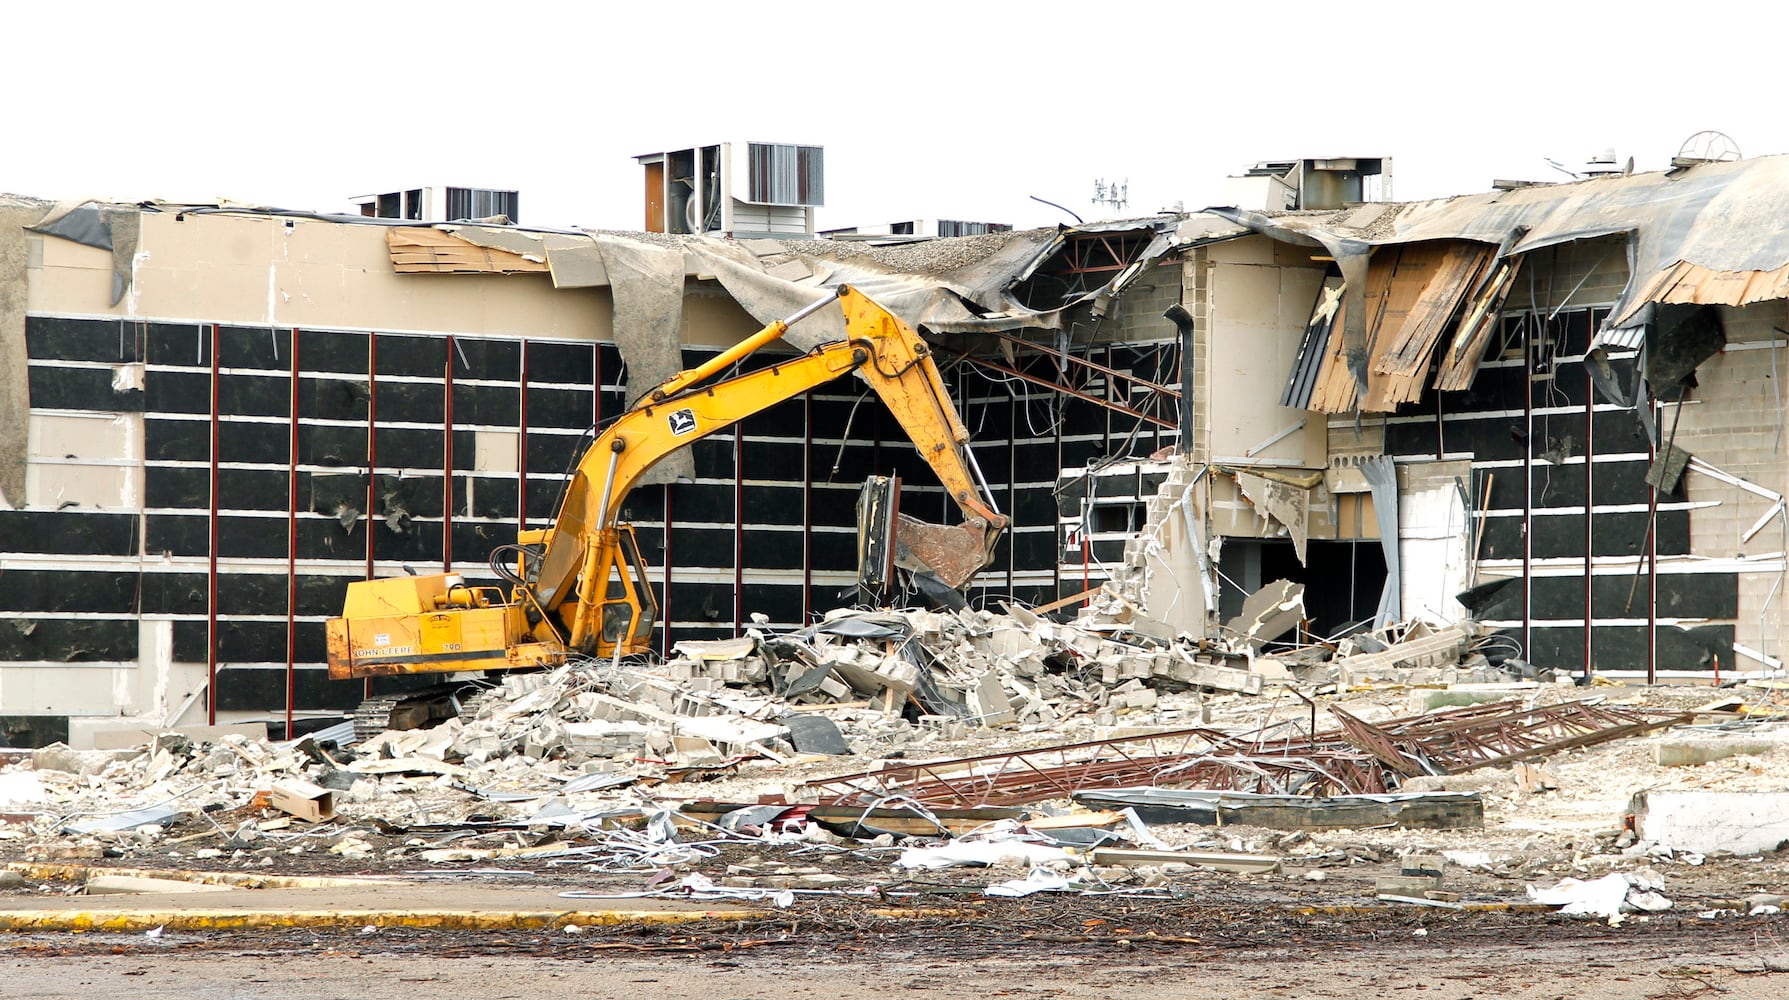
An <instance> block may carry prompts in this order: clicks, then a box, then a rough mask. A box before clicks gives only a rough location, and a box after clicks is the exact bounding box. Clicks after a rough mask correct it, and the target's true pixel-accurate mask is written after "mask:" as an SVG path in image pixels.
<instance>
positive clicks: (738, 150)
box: [634, 142, 826, 238]
mask: <svg viewBox="0 0 1789 1000" xmlns="http://www.w3.org/2000/svg"><path fill="white" fill-rule="evenodd" d="M634 159H635V160H637V161H638V162H639V163H640V165H641V167H642V168H644V180H645V196H646V231H647V232H649V233H719V234H725V235H728V236H737V237H784V238H804V237H811V236H813V235H814V209H816V208H818V207H820V206H821V205H824V204H825V203H826V193H825V188H826V171H825V155H824V150H822V148H821V147H819V146H800V145H794V144H791V143H777V142H723V143H717V144H715V145H712V146H694V147H691V148H689V149H675V150H670V151H667V152H663V153H647V154H645V155H642V156H636V157H634Z"/></svg>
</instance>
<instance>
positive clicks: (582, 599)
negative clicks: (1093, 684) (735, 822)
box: [327, 286, 1008, 678]
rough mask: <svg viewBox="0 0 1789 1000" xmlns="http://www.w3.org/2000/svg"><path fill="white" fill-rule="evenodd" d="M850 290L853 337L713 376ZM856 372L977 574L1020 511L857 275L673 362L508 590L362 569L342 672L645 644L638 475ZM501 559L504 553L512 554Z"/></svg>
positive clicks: (405, 669) (916, 343)
mask: <svg viewBox="0 0 1789 1000" xmlns="http://www.w3.org/2000/svg"><path fill="white" fill-rule="evenodd" d="M834 302H837V303H838V305H839V306H840V307H842V308H843V309H844V312H845V320H846V323H845V325H846V339H844V340H842V341H838V342H835V343H829V344H823V345H821V346H820V347H818V348H816V349H814V350H813V351H811V352H809V353H807V354H805V355H801V356H799V357H795V358H791V359H789V360H787V361H782V362H779V363H777V364H775V365H772V366H770V367H767V368H763V369H760V370H757V371H753V372H748V373H746V374H744V375H739V376H737V377H734V378H726V379H721V380H720V381H712V380H713V379H714V378H715V377H716V376H718V375H720V374H721V373H722V372H724V371H726V370H727V369H729V368H731V367H732V366H733V364H734V363H735V362H737V361H739V360H740V359H742V358H744V357H745V356H746V355H748V354H751V353H752V352H754V351H756V350H758V349H759V348H761V347H764V346H766V345H767V344H770V343H772V342H773V341H775V340H777V339H779V338H781V337H782V336H783V335H784V334H785V333H786V332H787V331H788V329H789V326H790V324H792V323H795V322H798V321H800V320H801V319H802V318H804V317H806V316H809V315H812V314H813V313H815V312H818V311H819V310H821V309H823V308H826V307H827V306H829V305H831V304H833V303H834ZM853 372H855V373H857V374H859V375H860V376H861V377H862V378H863V379H864V381H865V382H867V383H868V384H869V386H870V387H871V388H872V389H874V390H875V391H876V394H877V395H878V396H880V397H881V398H882V401H883V402H884V403H886V404H887V405H888V408H889V410H890V411H891V412H892V413H893V414H894V416H895V418H896V419H897V420H899V421H900V423H901V426H902V428H903V429H905V430H906V432H907V435H908V437H910V438H911V439H912V440H913V443H914V445H915V446H917V447H918V449H919V452H920V454H921V455H922V456H924V458H925V460H926V462H927V463H928V464H930V465H931V467H932V468H933V469H934V470H935V471H936V472H937V474H938V479H939V481H940V482H942V483H943V484H944V487H945V489H946V490H947V491H949V493H950V495H951V497H952V499H954V500H955V501H956V503H957V505H958V506H959V507H961V508H962V510H963V513H964V516H965V524H963V525H961V526H959V527H957V528H954V529H943V528H937V529H936V530H937V531H939V532H945V533H947V534H943V535H934V536H933V541H932V542H931V545H932V546H933V548H934V550H935V551H939V552H947V553H948V555H949V561H950V562H952V563H953V564H954V565H953V567H952V571H951V572H948V573H944V574H940V575H941V576H942V577H944V578H946V579H947V580H948V581H949V583H950V585H952V586H957V587H961V586H962V585H963V584H964V583H966V582H967V580H968V579H970V578H972V577H973V576H974V574H975V573H976V572H977V571H979V570H980V569H981V568H982V567H984V566H986V565H987V564H988V562H989V561H990V560H991V557H992V553H993V548H994V544H995V542H996V541H997V540H998V539H999V537H1000V533H1001V532H1002V531H1003V530H1004V529H1005V528H1006V525H1007V523H1008V522H1007V519H1006V517H1004V516H1003V515H1001V514H1000V512H999V511H997V510H996V509H994V507H993V506H992V505H991V504H990V503H988V502H987V500H985V499H984V497H983V490H984V489H985V485H982V486H978V483H979V480H980V476H979V473H978V472H977V471H976V470H975V464H974V463H975V459H974V456H973V455H972V454H971V453H970V451H969V434H968V431H967V430H966V429H965V428H964V427H963V423H962V420H961V419H960V418H959V417H958V416H957V412H956V408H955V406H953V405H952V403H951V400H950V395H949V393H947V392H946V391H945V388H944V381H943V379H942V378H941V377H940V376H939V373H938V368H937V366H936V365H935V364H934V363H933V361H932V356H931V352H930V351H929V350H928V349H927V347H926V344H925V342H924V341H923V340H921V339H920V338H919V335H918V334H916V333H915V332H914V331H913V329H912V328H911V327H908V326H907V325H906V324H905V323H903V322H901V321H900V320H899V319H897V318H896V317H894V316H893V315H891V314H889V313H888V312H887V311H886V310H884V309H883V308H882V307H881V306H879V305H877V304H876V303H875V302H873V301H871V300H870V299H868V298H866V297H864V296H863V294H861V293H860V292H858V291H856V290H855V289H852V288H850V287H848V286H841V287H840V288H839V289H838V290H837V291H836V293H835V294H834V295H832V296H828V297H826V298H824V299H821V300H819V301H816V302H814V303H812V304H811V305H809V306H807V307H806V308H804V309H802V310H800V311H798V312H796V313H795V314H794V315H792V316H790V317H789V318H788V319H786V320H779V321H777V322H774V323H771V324H770V325H769V326H767V327H765V328H764V329H762V330H760V331H759V332H758V333H756V334H754V335H753V336H751V337H749V338H747V339H746V340H744V341H742V342H740V343H739V344H737V345H735V346H734V347H732V348H729V349H728V350H726V351H723V352H722V353H721V354H719V355H717V356H716V357H714V358H712V359H710V360H709V361H707V362H705V363H704V364H702V365H699V366H697V367H696V368H692V369H690V370H688V371H685V372H681V373H679V374H677V375H676V376H673V377H672V378H671V379H669V380H667V381H666V382H665V383H664V384H662V385H659V386H657V387H655V388H653V389H652V390H651V391H650V392H648V393H646V394H645V395H644V396H642V397H641V399H640V400H639V401H638V402H636V403H635V404H634V405H633V406H632V407H630V408H629V409H628V410H627V411H626V412H625V413H622V414H621V415H620V416H618V417H616V418H615V420H614V421H613V422H612V423H610V424H609V425H608V427H606V428H605V429H604V430H603V431H602V432H601V433H600V434H599V435H598V436H597V438H596V441H595V442H594V443H593V444H592V445H591V447H590V448H589V450H588V451H586V452H585V454H584V455H583V457H582V458H581V459H580V460H579V462H578V465H577V467H576V469H574V470H573V472H572V475H571V479H570V481H569V482H568V483H567V485H566V489H565V493H564V497H563V499H562V500H561V502H560V506H559V512H558V516H557V517H555V518H554V520H553V522H552V526H551V527H548V528H543V529H539V530H534V531H523V532H519V533H518V535H517V539H516V541H517V543H518V544H517V545H515V546H512V547H510V550H511V551H514V552H515V553H516V558H515V563H514V569H513V571H506V574H505V575H507V576H509V577H510V583H511V588H510V592H509V594H508V595H507V599H505V595H504V594H503V593H502V592H501V591H499V590H497V589H496V588H491V587H469V586H467V585H466V583H465V582H464V581H463V580H462V579H461V578H460V577H459V575H458V574H451V573H449V574H436V575H433V576H410V577H397V578H392V579H381V580H366V581H356V582H354V583H351V584H349V586H348V596H347V600H346V602H345V606H344V609H343V613H342V615H341V617H338V618H332V619H330V621H329V623H328V629H327V634H328V647H329V672H330V676H331V677H336V678H349V677H367V676H372V675H379V674H403V673H428V672H452V671H468V670H491V669H507V668H514V667H529V666H543V665H551V664H555V663H559V662H562V661H563V660H564V658H565V656H566V654H567V653H568V652H572V651H576V652H579V653H584V654H596V655H605V656H606V655H611V654H633V653H640V652H645V651H646V650H647V648H649V644H650V641H651V631H652V621H653V618H654V616H655V615H656V613H657V604H656V601H655V599H654V597H653V594H652V587H651V585H650V584H649V583H648V582H647V580H646V575H645V563H644V561H643V560H642V559H641V558H640V554H639V546H638V545H637V544H636V542H635V540H634V532H633V528H632V526H630V525H627V524H624V523H621V522H620V521H619V514H620V511H621V509H622V506H623V504H624V502H625V501H626V499H627V496H628V493H629V492H630V491H631V490H632V489H633V487H634V484H635V483H637V482H639V479H640V476H641V475H643V474H644V473H645V472H646V471H647V470H648V469H650V468H652V467H653V466H654V465H655V464H657V463H658V462H659V461H660V460H661V459H663V458H664V457H665V456H666V455H668V454H670V453H671V452H673V451H675V450H677V449H678V448H682V447H684V446H686V445H688V444H690V443H691V442H693V441H697V440H700V439H701V438H703V437H706V436H707V435H709V434H712V433H714V432H715V431H718V430H722V429H724V428H727V427H730V426H732V425H733V424H735V423H737V422H738V421H740V420H742V419H744V418H746V417H748V416H751V415H752V414H754V413H758V412H760V411H762V410H764V409H766V408H768V407H770V406H773V405H775V404H776V403H779V402H781V401H783V400H785V399H790V398H792V397H794V396H798V395H800V394H802V393H804V392H806V391H808V390H809V389H812V388H814V387H816V386H820V385H824V384H826V383H827V382H830V381H832V380H834V379H837V378H840V377H842V376H845V375H848V374H851V373H853ZM930 527H934V528H936V526H930ZM950 532H954V534H949V533H950ZM939 538H942V539H944V540H943V541H942V542H940V541H938V539H939ZM965 553H967V557H966V558H965ZM922 561H923V557H922ZM493 566H498V568H500V569H501V568H502V567H501V566H499V564H498V562H497V558H496V557H494V558H493Z"/></svg>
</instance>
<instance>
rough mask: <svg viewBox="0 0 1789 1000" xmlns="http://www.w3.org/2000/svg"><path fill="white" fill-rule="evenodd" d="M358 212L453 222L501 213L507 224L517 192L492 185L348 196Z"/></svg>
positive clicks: (514, 209) (515, 208)
mask: <svg viewBox="0 0 1789 1000" xmlns="http://www.w3.org/2000/svg"><path fill="white" fill-rule="evenodd" d="M349 200H350V201H352V202H353V203H354V205H355V207H356V208H357V209H358V210H359V212H360V214H361V215H364V216H367V217H369V218H374V219H409V220H411V221H414V222H456V221H459V220H461V219H490V218H494V217H498V216H501V217H502V218H504V219H507V220H508V221H509V224H510V225H516V224H518V223H519V222H521V219H520V218H519V217H518V215H517V211H518V207H519V202H520V201H521V194H520V192H517V191H499V190H496V189H493V188H470V187H445V186H440V187H418V188H405V189H404V190H402V191H387V192H385V193H383V194H363V195H356V196H355V197H353V198H350V199H349Z"/></svg>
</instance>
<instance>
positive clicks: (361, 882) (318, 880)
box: [0, 861, 409, 889]
mask: <svg viewBox="0 0 1789 1000" xmlns="http://www.w3.org/2000/svg"><path fill="white" fill-rule="evenodd" d="M0 869H6V870H10V871H15V872H19V873H20V874H22V875H24V876H25V877H26V878H30V879H42V880H61V881H65V882H85V881H87V880H88V879H90V878H92V877H94V876H96V875H124V876H128V877H131V878H161V879H172V880H173V881H176V882H203V883H205V884H207V885H228V886H234V887H236V888H238V889H366V888H371V887H374V886H382V885H383V886H398V885H407V884H409V883H407V882H404V881H401V880H398V879H386V878H333V877H327V876H318V875H261V874H257V873H255V872H208V871H182V870H176V869H167V868H109V867H100V866H97V865H70V864H58V863H55V862H48V861H14V862H10V863H8V864H5V865H0Z"/></svg>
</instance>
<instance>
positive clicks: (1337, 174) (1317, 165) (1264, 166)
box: [1228, 156, 1391, 211]
mask: <svg viewBox="0 0 1789 1000" xmlns="http://www.w3.org/2000/svg"><path fill="white" fill-rule="evenodd" d="M1228 180H1229V185H1228V187H1229V192H1230V198H1231V200H1232V201H1234V202H1235V204H1236V206H1237V207H1238V208H1252V209H1258V210H1266V211H1288V210H1295V209H1325V208H1342V207H1344V206H1347V205H1356V204H1360V203H1361V202H1368V201H1390V200H1391V158H1390V157H1380V156H1375V157H1359V156H1345V157H1327V158H1321V159H1306V160H1267V161H1264V162H1261V163H1257V164H1255V165H1254V166H1252V167H1250V168H1248V170H1246V171H1244V172H1243V174H1242V175H1241V176H1233V177H1230V178H1229V179H1228Z"/></svg>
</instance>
